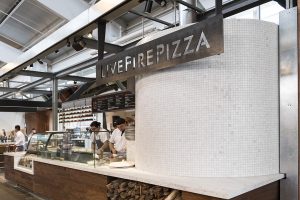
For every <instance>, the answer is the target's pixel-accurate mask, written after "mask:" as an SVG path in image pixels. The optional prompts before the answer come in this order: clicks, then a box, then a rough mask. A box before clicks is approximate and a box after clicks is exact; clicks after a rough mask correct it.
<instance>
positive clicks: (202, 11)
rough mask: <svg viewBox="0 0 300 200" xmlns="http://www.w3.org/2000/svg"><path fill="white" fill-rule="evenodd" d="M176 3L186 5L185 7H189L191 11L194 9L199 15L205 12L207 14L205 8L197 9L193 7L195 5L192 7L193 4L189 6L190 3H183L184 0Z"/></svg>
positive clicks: (177, 0)
mask: <svg viewBox="0 0 300 200" xmlns="http://www.w3.org/2000/svg"><path fill="white" fill-rule="evenodd" d="M176 2H177V3H180V4H182V5H184V6H186V7H188V8H190V9H192V10H195V11H197V12H198V13H204V12H205V9H204V8H203V9H200V8H198V7H196V6H193V5H191V4H189V3H187V2H185V1H182V0H176Z"/></svg>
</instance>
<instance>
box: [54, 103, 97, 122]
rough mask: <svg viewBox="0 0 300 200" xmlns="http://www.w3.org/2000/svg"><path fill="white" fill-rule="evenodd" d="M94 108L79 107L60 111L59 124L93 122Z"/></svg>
mask: <svg viewBox="0 0 300 200" xmlns="http://www.w3.org/2000/svg"><path fill="white" fill-rule="evenodd" d="M91 108H92V106H90V105H88V106H81V107H80V106H79V107H73V108H66V109H60V110H59V113H58V117H59V123H70V122H82V121H93V120H94V118H95V117H94V115H93V113H92V109H91Z"/></svg>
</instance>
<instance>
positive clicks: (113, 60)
mask: <svg viewBox="0 0 300 200" xmlns="http://www.w3.org/2000/svg"><path fill="white" fill-rule="evenodd" d="M223 37H224V36H223V16H222V15H218V16H215V17H213V18H209V19H207V20H205V21H202V22H199V23H196V24H193V25H190V26H188V27H185V28H183V29H181V30H178V31H176V32H173V33H170V34H168V35H165V36H162V37H160V38H157V39H155V40H152V41H150V42H147V43H144V44H142V45H139V46H136V47H134V48H132V49H129V50H126V51H123V52H121V53H118V54H116V55H115V56H112V57H109V58H107V59H104V60H101V61H99V62H98V63H97V84H98V85H100V84H104V83H107V82H110V81H116V80H123V79H127V78H128V77H131V76H135V75H139V74H143V73H147V72H150V71H155V70H159V69H163V68H167V67H172V66H175V65H177V64H181V63H185V62H189V61H192V60H197V59H200V58H204V57H208V56H212V55H216V54H220V53H223V52H224V38H223Z"/></svg>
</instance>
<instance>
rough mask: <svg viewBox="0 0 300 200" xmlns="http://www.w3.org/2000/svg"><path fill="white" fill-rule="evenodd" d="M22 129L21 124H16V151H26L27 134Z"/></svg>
mask: <svg viewBox="0 0 300 200" xmlns="http://www.w3.org/2000/svg"><path fill="white" fill-rule="evenodd" d="M20 130H21V128H20V126H19V125H16V126H15V132H16V137H15V146H16V151H24V145H25V135H24V134H23V133H22V132H21V131H20Z"/></svg>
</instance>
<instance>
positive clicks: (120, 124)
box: [109, 118, 126, 154]
mask: <svg viewBox="0 0 300 200" xmlns="http://www.w3.org/2000/svg"><path fill="white" fill-rule="evenodd" d="M116 126H117V128H116V129H115V130H114V131H113V132H112V134H111V137H110V139H109V148H110V150H111V152H112V153H113V154H117V153H121V154H122V153H126V138H125V128H126V123H125V120H124V119H123V118H119V119H117V120H116Z"/></svg>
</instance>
